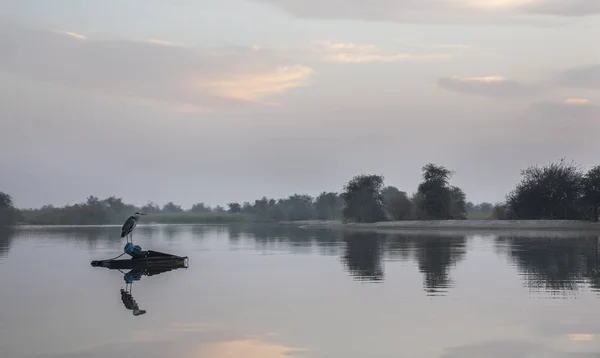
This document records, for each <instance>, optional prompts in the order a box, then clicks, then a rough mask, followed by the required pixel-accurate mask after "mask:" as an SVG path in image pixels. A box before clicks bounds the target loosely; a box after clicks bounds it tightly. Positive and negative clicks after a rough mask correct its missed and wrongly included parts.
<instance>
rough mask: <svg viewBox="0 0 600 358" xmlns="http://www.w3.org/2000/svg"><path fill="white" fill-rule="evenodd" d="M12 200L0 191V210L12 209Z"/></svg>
mask: <svg viewBox="0 0 600 358" xmlns="http://www.w3.org/2000/svg"><path fill="white" fill-rule="evenodd" d="M12 207H13V199H12V197H11V196H10V195H8V194H6V193H4V192H1V191H0V208H12Z"/></svg>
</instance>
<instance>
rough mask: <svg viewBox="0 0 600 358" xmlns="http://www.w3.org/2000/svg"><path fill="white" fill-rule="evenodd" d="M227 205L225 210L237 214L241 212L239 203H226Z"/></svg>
mask: <svg viewBox="0 0 600 358" xmlns="http://www.w3.org/2000/svg"><path fill="white" fill-rule="evenodd" d="M227 206H228V207H229V209H228V210H227V211H228V212H230V213H232V214H238V213H241V212H242V206H241V205H240V203H228V204H227Z"/></svg>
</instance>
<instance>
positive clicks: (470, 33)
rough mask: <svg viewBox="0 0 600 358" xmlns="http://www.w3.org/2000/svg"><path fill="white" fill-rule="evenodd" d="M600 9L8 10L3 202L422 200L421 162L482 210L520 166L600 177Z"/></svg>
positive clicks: (198, 6) (492, 4)
mask: <svg viewBox="0 0 600 358" xmlns="http://www.w3.org/2000/svg"><path fill="white" fill-rule="evenodd" d="M599 20H600V1H597V0H568V1H567V0H380V1H359V0H197V1H193V0H127V1H122V0H102V1H99V0H96V1H92V0H52V1H50V0H3V1H2V2H0V92H1V93H0V153H2V154H1V155H0V168H1V170H0V191H4V192H7V193H9V194H11V195H12V196H13V198H14V200H15V203H16V205H17V206H19V207H39V206H41V205H44V204H53V205H64V204H73V203H76V202H81V201H84V200H85V198H86V197H87V196H88V195H95V196H98V197H100V198H105V197H107V196H110V195H117V196H119V197H122V198H123V200H124V201H126V202H130V203H134V204H138V205H143V204H145V203H146V202H147V201H149V200H152V201H154V202H156V203H158V204H159V205H162V204H164V203H166V202H167V201H174V202H175V203H177V204H180V205H182V206H183V207H186V208H187V207H190V206H191V205H192V204H194V203H196V202H205V203H207V204H209V205H213V206H214V205H218V204H220V205H225V204H226V203H227V202H230V201H238V202H243V201H253V200H254V199H259V198H260V197H262V196H263V195H264V196H267V197H275V198H279V197H285V196H288V195H291V194H294V193H302V194H304V193H306V194H311V195H317V194H318V193H319V192H321V191H337V192H339V191H341V190H342V187H343V185H344V184H345V183H346V182H347V181H348V180H350V179H351V178H352V177H353V176H354V175H357V174H361V173H368V174H381V175H384V176H385V184H386V185H393V186H396V187H398V188H399V189H400V190H403V191H406V192H408V193H409V194H410V193H413V192H414V191H416V189H417V185H418V184H419V182H420V180H421V167H422V166H423V165H425V164H426V163H428V162H433V163H436V164H440V165H444V166H446V167H448V168H450V169H453V170H455V171H456V174H455V175H454V177H453V178H452V180H451V182H452V184H453V185H457V186H459V187H461V188H462V189H463V190H464V191H465V193H466V195H467V199H468V200H471V201H473V202H481V201H490V202H497V201H501V200H503V199H504V196H505V195H506V194H507V193H508V192H509V191H510V190H512V189H513V188H514V186H515V184H516V182H517V181H518V180H519V178H520V171H521V169H524V168H526V167H527V166H528V165H530V164H546V163H549V162H552V161H558V160H560V159H561V158H566V159H567V160H574V161H576V162H577V163H579V164H581V165H585V166H591V165H595V164H600V157H598V153H599V152H600V144H599V143H600V141H599V140H598V137H599V135H600V122H599V121H600V46H598V43H599V41H600V40H599V38H600V36H599V35H600V21H599Z"/></svg>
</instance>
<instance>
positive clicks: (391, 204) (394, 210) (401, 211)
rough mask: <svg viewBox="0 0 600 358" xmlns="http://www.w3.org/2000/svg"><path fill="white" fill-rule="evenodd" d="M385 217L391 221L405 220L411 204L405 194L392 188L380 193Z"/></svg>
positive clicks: (386, 188) (384, 189)
mask: <svg viewBox="0 0 600 358" xmlns="http://www.w3.org/2000/svg"><path fill="white" fill-rule="evenodd" d="M381 195H382V197H383V207H384V210H385V213H386V216H387V217H388V218H389V219H391V220H405V219H406V218H407V217H408V216H409V214H410V207H411V202H410V199H409V198H408V196H407V195H406V193H405V192H403V191H400V190H398V188H396V187H393V186H387V187H385V188H383V190H382V191H381Z"/></svg>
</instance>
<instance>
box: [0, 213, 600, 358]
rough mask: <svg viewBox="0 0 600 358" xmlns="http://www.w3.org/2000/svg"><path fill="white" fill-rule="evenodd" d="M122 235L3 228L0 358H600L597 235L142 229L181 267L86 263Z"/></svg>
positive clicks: (145, 244) (108, 252) (118, 248)
mask: <svg viewBox="0 0 600 358" xmlns="http://www.w3.org/2000/svg"><path fill="white" fill-rule="evenodd" d="M118 231H119V228H118V227H117V226H113V227H110V226H107V227H38V228H21V229H18V230H15V231H12V232H5V231H3V232H1V233H0V283H2V286H1V287H2V288H1V289H0V302H1V305H0V357H3V358H25V357H26V358H50V357H52V358H55V357H56V358H58V357H69V358H75V357H77V358H79V357H81V358H91V357H94V358H95V357H134V358H135V357H144V358H155V357H156V358H159V357H160V358H162V357H174V358H200V357H202V358H217V357H218V358H233V357H235V358H238V357H245V358H283V357H312V358H354V357H361V358H362V357H366V356H370V357H395V358H396V357H424V358H430V357H431V358H454V357H456V358H458V357H491V358H500V357H502V358H504V357H549V358H558V357H575V358H588V357H598V356H600V342H599V339H600V336H599V334H600V320H598V315H597V314H596V312H597V307H598V304H600V300H599V298H600V279H599V277H600V274H597V272H599V271H598V269H599V268H600V263H599V260H598V255H597V240H598V237H597V236H593V235H590V236H585V235H582V236H576V235H571V236H568V237H567V236H565V237H562V238H561V237H560V236H556V235H555V236H553V237H552V238H540V237H533V236H531V235H522V236H519V235H514V234H511V235H510V236H506V235H487V234H486V235H478V234H476V233H472V234H468V235H450V234H445V235H435V234H388V233H386V234H375V233H358V232H350V231H335V230H316V229H302V228H291V227H272V226H271V227H269V226H246V227H242V226H205V225H160V226H143V225H140V226H139V227H138V228H137V229H136V232H135V233H134V236H133V239H134V243H136V244H139V245H141V246H142V248H144V249H152V250H157V251H162V252H167V253H173V254H178V255H185V256H188V257H189V259H190V260H189V267H188V268H187V269H178V270H173V271H169V272H164V273H161V274H158V275H154V276H142V278H141V280H139V281H135V282H134V283H133V287H132V291H131V293H132V295H133V297H134V299H135V300H136V301H137V303H138V304H139V306H140V308H141V309H144V310H146V311H147V313H146V314H144V315H140V316H134V315H133V314H132V311H131V310H127V309H126V308H125V306H124V304H123V302H122V301H121V297H120V289H121V288H124V287H125V281H124V279H123V276H124V273H126V272H127V270H125V271H124V272H119V271H118V270H108V269H105V268H100V267H91V266H90V261H92V260H98V259H107V258H112V257H115V256H117V255H119V254H120V253H121V252H122V250H123V246H124V245H125V241H124V240H121V239H119V238H118V236H119V235H118Z"/></svg>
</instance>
